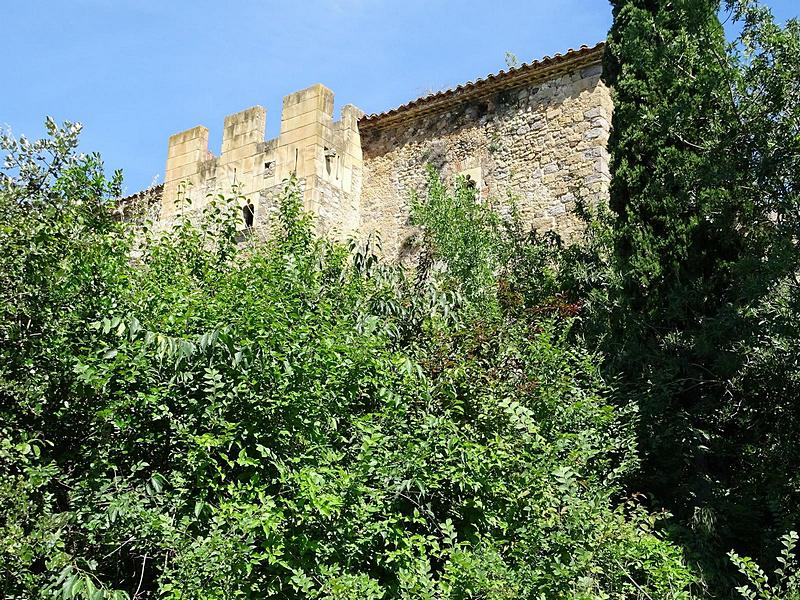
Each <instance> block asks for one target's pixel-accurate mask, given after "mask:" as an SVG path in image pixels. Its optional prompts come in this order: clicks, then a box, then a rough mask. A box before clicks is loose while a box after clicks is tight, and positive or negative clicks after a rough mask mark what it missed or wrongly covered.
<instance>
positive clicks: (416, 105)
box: [358, 41, 605, 127]
mask: <svg viewBox="0 0 800 600" xmlns="http://www.w3.org/2000/svg"><path fill="white" fill-rule="evenodd" d="M604 47H605V41H601V42H598V43H597V44H595V45H594V46H587V45H585V44H584V45H582V46H581V47H580V48H578V49H577V50H575V49H573V48H570V49H569V50H567V51H566V52H564V53H563V54H562V53H560V52H557V53H555V54H554V55H553V56H549V55H545V56H543V57H542V58H540V59H538V60H534V61H531V62H527V63H522V64H521V65H519V66H517V67H511V68H509V69H508V70H507V71H506V70H504V69H500V71H498V72H497V73H489V74H488V75H486V76H484V77H479V78H477V79H475V80H474V81H468V82H466V83H461V84H458V85H456V86H455V87H451V88H447V89H444V90H441V91H438V92H432V93H430V94H426V95H424V96H420V97H418V98H416V99H414V100H410V101H409V102H406V103H405V104H401V105H400V106H397V107H395V108H391V109H389V110H385V111H383V112H380V113H372V114H369V115H364V116H363V117H361V118H360V119H359V121H358V123H359V126H362V127H364V126H367V127H370V126H379V125H383V124H390V123H393V122H395V121H398V120H400V119H402V118H404V117H405V116H406V115H405V114H404V113H408V115H407V116H411V115H413V114H416V113H425V112H428V110H426V108H427V109H430V108H431V107H432V106H436V105H438V104H444V103H446V102H447V100H449V99H450V98H452V97H453V96H456V95H459V94H461V93H467V92H468V93H469V97H470V98H471V97H472V96H475V95H478V96H479V95H481V93H480V92H481V91H484V90H483V88H486V89H485V91H486V93H491V92H492V91H494V87H495V86H496V85H497V83H498V82H502V81H503V80H508V81H509V82H510V83H511V85H512V86H513V85H514V84H517V83H519V84H522V83H525V82H526V81H527V80H528V79H529V78H535V76H536V74H537V73H539V72H542V73H546V72H547V69H548V67H558V66H568V65H569V64H571V63H573V62H576V61H581V60H582V59H587V58H595V57H597V56H598V55H600V54H601V53H602V50H603V48H604Z"/></svg>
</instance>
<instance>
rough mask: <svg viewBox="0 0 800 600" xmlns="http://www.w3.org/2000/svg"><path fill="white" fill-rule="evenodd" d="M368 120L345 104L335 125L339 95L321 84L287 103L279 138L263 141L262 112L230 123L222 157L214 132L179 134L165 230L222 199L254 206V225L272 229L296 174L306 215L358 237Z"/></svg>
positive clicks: (168, 181) (171, 151) (164, 202)
mask: <svg viewBox="0 0 800 600" xmlns="http://www.w3.org/2000/svg"><path fill="white" fill-rule="evenodd" d="M362 114H363V113H361V111H359V110H358V109H357V108H355V107H353V106H345V107H344V108H343V109H342V112H341V119H340V120H339V121H335V122H334V120H333V92H331V91H330V90H329V89H327V88H326V87H324V86H322V85H319V84H317V85H314V86H311V87H309V88H307V89H305V90H301V91H299V92H296V93H294V94H289V95H288V96H286V97H285V98H284V99H283V110H282V113H281V130H280V135H279V137H277V138H275V139H273V140H268V141H265V140H264V135H265V129H266V110H265V109H264V108H262V107H261V106H254V107H252V108H248V109H246V110H244V111H241V112H238V113H234V114H232V115H229V116H227V117H225V126H224V129H223V137H222V151H221V153H220V155H219V156H214V154H212V153H211V152H210V151H209V149H208V129H207V128H205V127H203V126H199V127H195V128H193V129H190V130H188V131H184V132H181V133H178V134H175V135H173V136H172V137H170V139H169V144H168V150H167V166H166V174H165V177H164V190H163V193H162V196H161V211H160V216H159V221H160V224H161V226H164V227H166V226H169V224H170V223H171V222H172V221H173V220H174V219H175V217H176V215H177V213H178V212H179V211H184V212H185V211H189V216H196V215H198V214H199V213H200V212H201V211H202V209H203V208H204V207H205V206H206V205H207V204H208V202H209V199H210V198H212V197H214V196H215V195H219V194H221V195H223V196H225V197H232V196H234V195H238V196H240V200H239V201H240V204H241V205H242V206H243V207H244V206H245V204H250V205H252V206H253V208H254V212H255V217H254V226H256V227H262V226H265V225H267V224H268V223H269V214H270V212H271V211H272V210H273V209H274V207H275V200H276V197H277V196H278V195H279V194H280V193H281V192H282V191H283V189H284V188H285V186H286V182H287V180H288V179H289V178H290V177H291V176H292V175H294V176H295V177H297V179H298V182H299V184H300V185H299V187H300V189H301V190H302V193H303V197H304V202H305V208H306V210H308V211H310V212H313V213H314V214H316V215H318V217H319V218H318V220H317V223H318V225H319V229H320V231H321V232H323V233H330V234H332V235H334V236H346V235H350V234H352V233H354V232H355V231H356V230H357V229H358V225H359V198H360V185H361V144H360V141H359V134H358V119H359V118H360V117H361V116H362ZM186 200H189V201H190V203H189V204H187V203H186ZM241 227H242V228H244V220H242V225H241Z"/></svg>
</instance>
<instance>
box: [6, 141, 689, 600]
mask: <svg viewBox="0 0 800 600" xmlns="http://www.w3.org/2000/svg"><path fill="white" fill-rule="evenodd" d="M52 133H53V138H52V139H51V140H50V141H46V142H42V144H48V145H49V146H48V147H51V148H59V145H64V147H65V148H66V150H64V151H63V152H62V151H61V150H56V152H57V154H58V156H59V158H58V159H57V161H55V162H53V163H50V164H49V166H48V167H46V169H45V170H44V171H42V170H41V169H39V170H37V169H33V168H27V167H26V169H25V170H23V169H20V170H19V172H16V173H13V176H12V177H10V178H9V179H7V180H5V183H4V184H3V188H2V190H1V191H0V210H2V212H3V215H4V218H3V221H2V223H3V229H2V236H1V237H0V278H2V282H0V283H1V284H2V285H0V290H2V292H0V293H2V307H1V308H2V320H0V327H2V329H0V331H1V332H2V338H1V339H0V365H2V366H1V367H0V423H2V426H0V540H2V541H1V542H0V593H2V595H3V597H5V598H9V599H13V598H35V597H61V598H92V599H94V598H113V599H119V598H135V597H139V598H142V597H162V598H174V599H178V598H206V599H210V598H266V597H275V598H320V599H322V598H325V599H341V600H344V599H355V598H368V599H376V600H377V599H380V598H414V599H417V598H453V599H456V598H458V599H461V598H492V599H501V598H563V597H575V598H640V597H644V598H647V597H657V598H688V597H689V595H688V592H687V591H686V590H687V589H688V586H689V584H690V583H691V581H692V575H691V573H690V571H689V570H688V569H687V567H686V566H685V564H684V563H683V560H682V558H681V554H680V552H679V551H678V550H677V549H676V548H675V547H674V546H672V545H670V544H669V543H667V542H665V541H664V540H663V539H661V538H660V537H659V536H658V535H657V534H656V533H654V530H655V527H656V521H657V519H658V518H659V517H657V516H653V515H650V514H648V513H646V512H645V511H644V510H643V509H642V508H641V507H640V506H639V505H638V504H637V503H636V502H635V501H634V499H632V498H631V499H627V500H625V499H624V498H623V496H622V494H621V487H620V485H621V482H622V480H623V478H624V477H625V475H626V474H627V473H629V472H630V471H631V469H633V468H634V467H635V465H636V456H635V447H634V432H633V429H632V422H633V417H634V414H633V413H632V412H631V411H629V410H624V411H620V410H617V409H614V408H613V407H612V406H610V404H609V402H608V399H607V398H608V395H609V389H608V387H607V386H606V384H605V382H604V380H603V377H602V375H601V372H600V369H599V359H598V357H597V356H595V355H594V354H592V353H590V352H588V351H587V350H585V349H584V348H583V347H582V346H581V345H580V344H576V343H575V342H574V340H573V339H572V333H571V332H572V330H573V321H574V315H571V314H569V313H565V312H563V311H560V310H558V309H553V308H552V307H551V303H549V301H548V299H552V293H551V289H550V288H551V287H552V286H551V285H550V284H548V283H547V281H554V277H555V275H553V277H552V278H550V279H547V280H543V281H544V283H542V285H541V286H531V285H529V282H527V273H531V272H534V271H535V270H537V269H539V270H541V271H542V272H546V269H547V268H549V267H546V264H547V263H548V260H549V259H548V258H547V257H549V256H550V252H551V251H552V247H551V246H547V245H544V246H542V247H541V248H539V245H540V242H539V241H538V240H536V239H534V238H530V237H524V236H516V237H515V236H514V235H512V234H511V233H509V232H513V231H514V229H513V228H509V229H505V228H503V227H498V224H497V221H496V219H495V218H494V217H491V216H490V215H488V214H487V213H485V212H484V211H483V209H482V208H480V207H479V206H477V205H476V204H475V199H474V196H473V195H471V193H469V192H468V191H467V190H465V189H463V187H462V188H459V189H458V190H457V191H456V193H455V194H451V193H450V191H448V190H447V189H446V188H445V186H443V185H442V184H441V183H440V182H438V181H436V180H433V181H432V184H431V189H430V193H429V195H428V197H427V199H426V200H425V206H427V207H428V209H429V208H430V207H433V206H437V207H446V208H447V210H448V211H450V212H449V214H451V215H453V216H457V217H459V218H460V217H461V216H463V215H466V216H467V217H468V218H467V219H466V221H465V225H464V227H463V228H460V229H457V230H456V231H455V233H454V232H453V231H451V230H448V229H447V228H444V227H443V226H442V222H441V221H439V220H437V215H435V214H433V212H431V211H430V210H428V212H427V213H426V212H425V211H426V209H425V208H421V209H420V213H418V214H419V219H420V223H421V225H422V226H423V228H425V231H426V239H427V240H429V242H430V246H429V249H428V252H429V255H430V256H431V257H432V258H433V260H434V261H435V262H436V263H437V264H438V265H439V266H440V267H441V268H437V269H430V270H427V271H425V274H424V276H420V277H419V278H417V280H416V281H415V280H413V279H412V278H411V277H410V276H409V275H408V274H406V273H405V272H403V271H401V270H399V269H397V268H394V267H391V266H389V265H384V264H382V263H381V262H380V261H379V260H378V259H377V256H376V253H375V251H374V249H373V248H372V247H370V246H369V245H367V246H365V247H362V248H354V251H355V252H354V254H353V255H352V256H351V254H350V253H349V252H348V251H347V250H346V249H344V248H342V247H340V246H338V245H335V244H332V243H329V242H327V241H325V240H323V239H319V238H318V237H316V236H315V235H314V233H313V227H312V223H311V222H310V220H309V218H308V217H307V215H304V214H303V213H302V211H301V210H300V206H301V205H300V197H299V194H298V192H297V191H296V189H295V188H294V186H293V184H292V182H289V184H288V187H287V191H286V194H285V197H284V198H283V201H282V203H281V205H280V211H279V215H278V217H277V219H276V222H275V227H274V231H273V235H272V236H271V238H270V239H269V240H268V241H267V242H265V243H261V244H256V243H255V241H254V240H251V239H246V240H245V241H244V242H243V245H237V244H236V243H235V240H236V238H237V233H236V225H235V221H236V219H237V217H238V215H237V212H236V210H235V208H236V206H237V204H236V201H235V199H234V200H232V201H229V200H226V199H224V198H215V199H212V201H211V202H210V203H209V204H208V207H207V209H206V211H205V215H204V216H203V218H202V219H201V220H200V221H199V222H195V221H192V220H190V219H188V218H187V219H183V220H179V222H178V223H177V224H176V225H175V226H174V228H172V229H171V230H169V231H165V232H157V231H154V230H153V229H152V228H148V227H144V228H138V227H136V226H133V225H129V224H126V223H120V222H117V221H116V220H115V219H114V218H113V211H112V208H113V203H111V202H109V201H108V198H109V197H110V196H111V191H112V189H113V186H111V185H110V184H109V183H108V182H106V181H105V179H104V178H103V177H102V169H101V165H100V163H99V161H98V160H97V159H96V158H94V157H83V158H80V157H76V156H74V155H73V154H71V153H70V150H71V149H72V148H74V147H75V141H76V139H75V137H74V136H75V133H76V131H75V130H73V129H70V128H67V129H63V130H62V129H58V128H53V130H52ZM5 147H6V149H7V151H8V152H9V154H10V156H11V157H12V161H17V162H22V163H23V164H28V163H26V161H28V159H30V158H32V157H34V156H35V155H36V154H37V152H32V151H30V147H29V146H26V145H24V144H23V145H19V146H15V145H14V144H13V143H12V142H11V141H9V140H6V143H5ZM59 165H65V167H63V168H62V167H60V166H59ZM45 172H46V173H47V178H46V179H45V180H41V179H39V175H41V174H42V173H45ZM29 173H35V174H36V176H35V177H33V176H31V175H29ZM36 181H42V182H43V183H41V184H37V183H36ZM481 240H495V241H496V242H497V245H496V247H493V246H492V245H491V244H489V243H488V242H486V243H485V244H484V243H482V242H481V243H480V244H476V245H475V246H474V247H473V248H474V253H475V256H472V257H470V256H469V254H468V252H467V250H468V249H469V248H470V247H471V246H470V245H471V244H473V242H478V241H481ZM492 244H494V242H492ZM484 259H487V260H488V261H489V262H488V263H487V264H489V265H492V267H491V269H488V268H487V267H486V264H483V263H482V262H481V261H483V260H484ZM501 289H502V290H503V291H502V292H501ZM520 298H521V300H520V301H512V300H514V299H517V300H519V299H520ZM487 306H490V307H492V310H482V307H483V308H485V307H487ZM540 309H541V310H540Z"/></svg>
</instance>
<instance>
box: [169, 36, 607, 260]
mask: <svg viewBox="0 0 800 600" xmlns="http://www.w3.org/2000/svg"><path fill="white" fill-rule="evenodd" d="M602 57H603V44H597V45H595V46H593V47H588V46H583V47H581V48H580V49H578V50H570V51H569V52H567V53H565V54H563V55H562V54H556V55H555V56H552V57H544V58H542V59H541V60H538V61H534V62H532V63H529V64H523V65H520V66H519V67H516V68H513V69H511V70H509V71H507V72H504V71H500V72H499V73H497V74H490V75H488V76H486V77H485V78H479V79H476V80H474V81H471V82H467V83H465V84H463V85H459V86H457V87H455V88H452V89H450V90H444V91H441V92H437V93H435V94H428V95H426V96H423V97H422V98H418V99H416V100H412V101H411V102H408V103H406V104H403V105H401V106H399V107H397V108H394V109H391V110H388V111H386V112H383V113H380V114H372V115H369V116H366V115H364V113H363V112H362V111H360V110H359V109H358V108H356V107H355V106H352V105H347V106H344V107H343V108H342V109H341V112H340V116H339V120H338V121H336V120H334V94H333V92H332V91H331V90H330V89H328V88H327V87H325V86H323V85H320V84H316V85H312V86H311V87H309V88H306V89H304V90H300V91H298V92H295V93H293V94H289V95H288V96H285V97H284V99H283V106H282V110H281V115H280V133H279V135H278V136H277V137H275V138H274V139H270V140H267V139H265V135H266V124H267V114H266V110H265V109H264V108H263V107H261V106H253V107H251V108H248V109H246V110H243V111H241V112H237V113H234V114H231V115H228V116H227V117H225V123H224V129H223V136H222V147H221V148H220V150H219V154H218V155H216V156H215V155H214V154H213V153H212V152H211V151H210V150H209V148H208V129H206V128H205V127H203V126H198V127H194V128H192V129H189V130H187V131H183V132H181V133H177V134H175V135H173V136H171V137H170V138H169V144H168V148H167V165H166V174H165V178H164V187H163V193H162V195H161V206H160V211H161V214H160V220H161V223H162V225H165V224H167V223H169V222H171V221H172V220H173V219H174V218H175V216H176V213H177V212H178V210H181V211H199V210H202V208H203V207H204V205H205V204H206V203H207V202H208V198H209V196H216V195H219V194H222V195H225V196H231V195H232V193H233V192H234V191H235V193H236V195H237V196H239V197H240V198H241V202H242V217H243V218H242V222H241V225H240V226H241V227H242V228H245V227H259V226H260V225H262V224H265V223H267V222H268V221H269V218H268V217H269V215H270V213H271V212H272V211H273V210H274V208H275V206H276V199H277V196H278V195H279V194H280V193H281V192H282V191H283V189H284V187H285V181H286V180H287V179H288V178H289V177H291V176H295V177H296V178H297V180H298V183H299V189H300V190H302V194H303V201H304V204H305V209H306V210H307V211H308V212H310V213H312V214H314V215H315V222H316V223H317V225H318V228H319V230H320V232H322V233H327V234H332V235H333V236H334V237H338V238H339V239H342V238H343V237H345V236H350V235H352V234H357V235H360V236H365V235H368V234H371V233H373V232H378V233H379V234H380V236H381V239H382V243H383V249H384V252H386V253H387V254H389V255H390V256H394V257H398V258H400V259H402V258H403V256H404V253H405V252H406V251H409V249H411V250H410V252H411V253H412V254H413V248H414V247H415V241H414V240H415V236H416V235H417V233H418V232H417V230H416V228H415V226H414V224H413V223H412V219H410V212H411V207H410V205H411V202H410V199H411V197H412V195H413V194H414V193H420V192H423V191H424V189H425V185H426V180H427V169H426V166H432V167H434V168H435V169H436V170H437V171H438V172H439V173H440V174H441V176H442V177H443V178H445V179H452V177H453V176H456V175H462V176H469V178H470V181H471V182H472V184H473V185H474V186H475V188H476V191H477V193H478V197H479V198H480V199H481V200H482V201H485V202H492V203H494V204H495V207H496V208H497V209H498V210H499V211H501V212H509V213H510V212H511V211H512V210H513V211H514V212H515V213H516V214H518V215H519V216H520V217H521V218H522V219H523V220H524V221H525V222H526V223H527V224H529V225H530V226H531V227H533V228H534V229H536V230H539V231H548V230H555V231H557V232H558V233H560V234H561V235H562V236H563V237H564V239H566V240H571V239H579V238H580V237H581V235H582V231H583V227H584V224H583V221H582V220H581V219H580V218H579V217H578V216H577V214H576V211H575V208H576V207H577V206H578V204H579V203H580V204H583V205H592V204H597V203H602V202H607V200H608V187H609V181H610V174H609V170H608V151H607V149H606V143H607V140H608V136H609V133H610V128H611V125H610V123H611V114H612V110H613V106H612V100H611V94H610V92H609V90H608V89H607V88H606V87H605V85H604V84H603V81H602V77H601V76H602ZM179 191H180V194H179ZM179 196H180V197H182V198H188V199H189V200H190V202H191V204H190V205H188V206H187V205H185V204H183V203H179V202H178V201H177V200H178V198H179ZM509 198H512V199H513V200H512V202H513V205H514V206H513V209H512V207H511V203H510V202H509Z"/></svg>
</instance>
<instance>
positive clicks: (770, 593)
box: [729, 531, 800, 600]
mask: <svg viewBox="0 0 800 600" xmlns="http://www.w3.org/2000/svg"><path fill="white" fill-rule="evenodd" d="M798 539H799V538H798V535H797V532H796V531H790V532H789V533H787V534H786V535H784V536H783V537H782V538H781V542H782V544H783V549H782V550H781V553H780V555H779V556H778V558H777V562H778V563H779V564H780V567H778V568H777V569H775V581H774V582H773V583H771V584H770V583H769V581H768V579H767V575H766V573H764V571H763V570H762V569H761V567H759V566H758V564H756V563H755V562H754V561H753V560H752V559H750V558H747V557H741V556H739V555H737V554H736V553H735V552H730V553H729V556H730V559H731V561H733V563H734V564H735V565H736V567H737V568H738V569H739V572H740V573H741V574H742V575H744V577H745V578H746V579H747V584H746V585H743V586H739V587H737V588H736V591H738V592H739V593H740V594H741V595H742V597H743V598H746V599H747V600H797V599H798V598H800V571H798V565H797V557H796V556H795V555H794V551H795V548H797V540H798Z"/></svg>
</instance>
